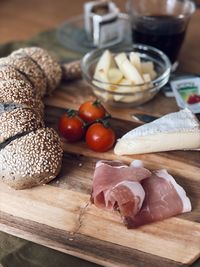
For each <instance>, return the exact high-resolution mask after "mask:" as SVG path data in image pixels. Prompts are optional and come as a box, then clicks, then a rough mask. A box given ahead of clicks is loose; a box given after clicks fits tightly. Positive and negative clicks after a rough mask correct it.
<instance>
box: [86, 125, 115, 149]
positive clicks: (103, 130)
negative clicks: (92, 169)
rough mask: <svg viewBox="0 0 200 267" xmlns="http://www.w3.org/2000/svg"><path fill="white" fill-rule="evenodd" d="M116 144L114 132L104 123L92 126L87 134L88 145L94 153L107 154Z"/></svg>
mask: <svg viewBox="0 0 200 267" xmlns="http://www.w3.org/2000/svg"><path fill="white" fill-rule="evenodd" d="M114 142H115V133H114V131H113V130H112V129H111V128H110V127H107V126H105V125H104V124H103V123H100V122H96V123H94V124H92V125H91V126H90V127H89V128H88V130H87V132H86V143H87V145H88V147H89V148H91V149H92V150H94V151H97V152H105V151H107V150H109V149H110V148H111V147H112V146H113V145H114Z"/></svg>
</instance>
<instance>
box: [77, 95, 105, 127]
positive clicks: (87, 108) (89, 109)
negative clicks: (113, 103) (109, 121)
mask: <svg viewBox="0 0 200 267" xmlns="http://www.w3.org/2000/svg"><path fill="white" fill-rule="evenodd" d="M78 114H79V117H81V118H82V119H83V120H84V121H85V122H93V121H95V120H97V119H103V117H104V116H105V115H106V110H105V108H104V107H103V106H102V104H101V103H100V102H99V101H98V100H96V101H94V102H93V101H87V102H85V103H83V104H82V105H81V106H80V108H79V111H78Z"/></svg>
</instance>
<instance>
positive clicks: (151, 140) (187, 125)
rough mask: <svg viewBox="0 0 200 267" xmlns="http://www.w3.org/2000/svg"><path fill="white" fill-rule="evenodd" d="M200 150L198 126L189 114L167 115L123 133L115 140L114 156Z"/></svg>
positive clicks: (185, 111) (182, 111)
mask: <svg viewBox="0 0 200 267" xmlns="http://www.w3.org/2000/svg"><path fill="white" fill-rule="evenodd" d="M198 148H200V122H199V121H198V120H197V118H196V117H195V115H194V114H193V113H192V112H191V111H190V110H189V109H184V110H181V111H179V112H175V113H170V114H168V115H165V116H163V117H161V118H159V119H157V120H155V121H153V122H151V123H148V124H145V125H142V126H140V127H138V128H136V129H133V130H131V131H130V132H128V133H126V134H125V135H124V136H123V137H122V138H121V139H119V140H118V142H117V144H116V146H115V148H114V152H115V154H117V155H131V154H143V153H151V152H161V151H170V150H187V149H198Z"/></svg>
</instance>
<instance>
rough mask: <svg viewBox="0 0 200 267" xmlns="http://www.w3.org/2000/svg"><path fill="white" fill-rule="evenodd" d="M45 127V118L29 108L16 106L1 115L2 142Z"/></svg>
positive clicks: (0, 134) (0, 130) (0, 141)
mask: <svg viewBox="0 0 200 267" xmlns="http://www.w3.org/2000/svg"><path fill="white" fill-rule="evenodd" d="M42 127H44V122H43V118H42V116H41V115H39V114H38V113H37V112H36V111H34V110H32V109H29V108H16V109H14V110H12V111H10V112H4V113H3V115H1V116H0V143H3V142H5V141H6V140H8V139H10V138H13V137H15V136H17V135H20V134H22V133H28V132H31V131H34V130H37V129H39V128H42Z"/></svg>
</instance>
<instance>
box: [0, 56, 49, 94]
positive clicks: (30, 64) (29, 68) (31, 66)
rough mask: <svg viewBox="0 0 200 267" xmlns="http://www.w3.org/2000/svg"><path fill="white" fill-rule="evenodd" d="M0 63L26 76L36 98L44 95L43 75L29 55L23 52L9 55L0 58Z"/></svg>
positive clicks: (44, 80)
mask: <svg viewBox="0 0 200 267" xmlns="http://www.w3.org/2000/svg"><path fill="white" fill-rule="evenodd" d="M0 65H10V66H12V67H14V68H16V69H17V70H18V71H19V72H21V73H22V74H23V75H25V76H26V78H27V79H28V80H29V82H30V83H31V84H32V85H33V89H34V90H35V94H36V96H37V97H38V98H41V97H43V96H44V95H45V92H46V86H47V85H46V79H45V77H44V76H43V73H42V71H41V69H40V68H39V67H38V65H37V64H35V62H34V61H33V60H31V59H30V57H27V56H26V55H25V54H24V55H23V54H15V55H14V56H12V55H10V56H8V57H5V58H1V59H0Z"/></svg>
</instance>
